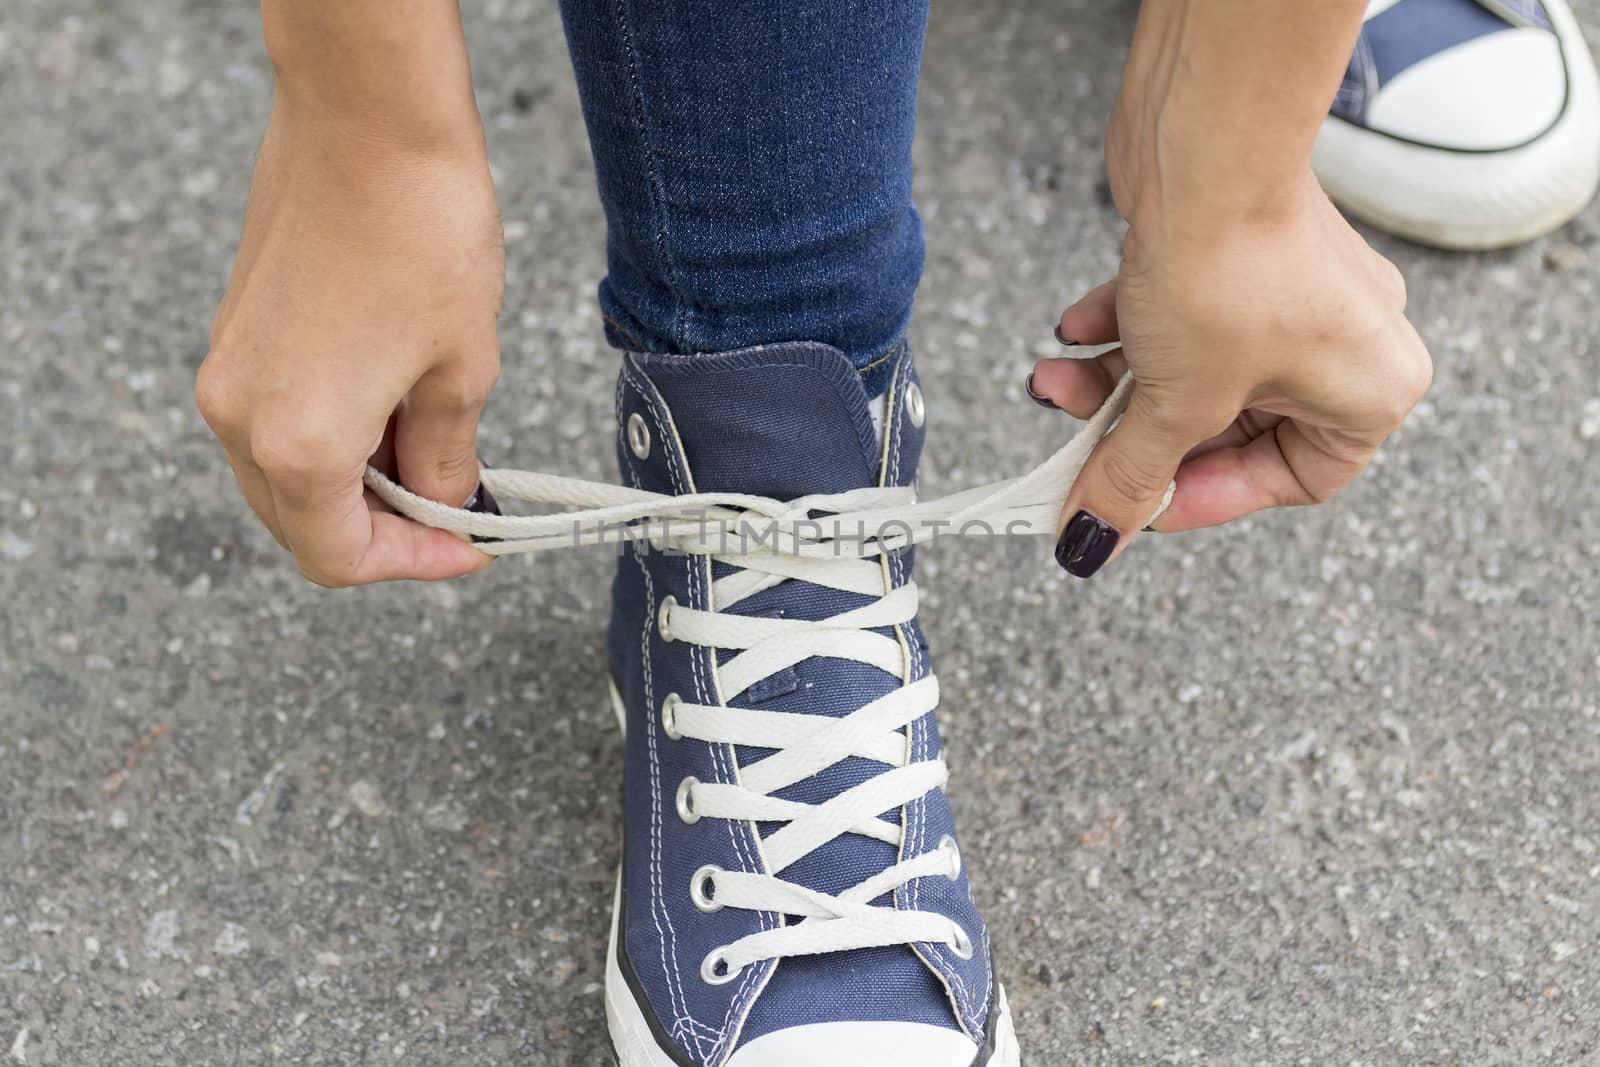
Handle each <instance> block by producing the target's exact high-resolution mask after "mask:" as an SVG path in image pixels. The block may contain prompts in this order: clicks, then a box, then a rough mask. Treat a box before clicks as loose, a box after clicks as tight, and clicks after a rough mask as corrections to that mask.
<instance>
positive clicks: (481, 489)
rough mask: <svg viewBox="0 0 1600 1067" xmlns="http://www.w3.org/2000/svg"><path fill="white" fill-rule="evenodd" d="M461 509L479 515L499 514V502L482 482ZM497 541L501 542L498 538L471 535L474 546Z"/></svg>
mask: <svg viewBox="0 0 1600 1067" xmlns="http://www.w3.org/2000/svg"><path fill="white" fill-rule="evenodd" d="M461 508H462V510H463V511H472V512H476V513H477V514H479V515H498V514H500V502H499V501H498V500H496V499H495V498H494V494H493V493H491V492H489V489H488V487H487V486H485V485H484V484H483V483H482V482H479V483H478V488H476V489H474V490H473V491H472V495H471V496H469V497H467V502H466V503H465V504H462V505H461ZM499 540H501V538H499V537H479V536H478V535H477V534H473V535H472V543H473V544H475V545H486V544H491V543H493V542H495V541H499Z"/></svg>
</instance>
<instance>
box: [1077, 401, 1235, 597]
mask: <svg viewBox="0 0 1600 1067" xmlns="http://www.w3.org/2000/svg"><path fill="white" fill-rule="evenodd" d="M1151 398H1152V394H1151V393H1150V391H1149V390H1148V389H1143V388H1140V387H1137V386H1136V387H1135V388H1134V392H1133V396H1132V397H1131V398H1130V400H1129V403H1128V410H1127V412H1126V413H1125V414H1124V415H1123V416H1122V421H1120V422H1119V423H1117V425H1116V427H1115V428H1114V429H1113V430H1112V431H1111V432H1110V433H1109V434H1107V435H1106V436H1105V437H1104V438H1103V439H1102V440H1101V441H1100V443H1099V444H1098V445H1096V446H1095V450H1094V451H1093V452H1092V453H1090V455H1089V461H1088V462H1087V463H1085V464H1084V466H1083V470H1081V471H1079V472H1078V479H1077V481H1076V482H1074V483H1073V485H1072V491H1071V492H1070V493H1068V494H1067V503H1066V506H1065V507H1064V508H1063V509H1062V513H1061V517H1062V526H1061V533H1060V537H1059V539H1058V540H1057V541H1056V562H1057V563H1059V564H1061V566H1062V567H1063V568H1064V569H1065V570H1066V572H1067V573H1068V574H1071V575H1073V576H1075V577H1078V578H1087V577H1089V576H1090V575H1092V574H1094V573H1095V572H1096V571H1098V570H1099V569H1100V568H1101V567H1102V566H1104V565H1105V563H1106V562H1107V561H1108V560H1110V559H1111V558H1112V557H1113V556H1115V555H1117V554H1118V552H1119V551H1120V550H1121V549H1122V548H1124V547H1126V546H1127V544H1128V542H1129V541H1130V540H1131V539H1132V538H1133V536H1134V534H1136V533H1138V531H1139V530H1141V529H1143V528H1144V526H1145V525H1146V524H1147V523H1149V522H1150V520H1151V519H1152V518H1154V516H1155V515H1156V513H1157V512H1158V511H1160V510H1161V505H1162V502H1163V501H1164V500H1165V499H1166V495H1167V489H1168V487H1169V486H1171V484H1172V478H1173V475H1174V474H1176V473H1177V470H1178V466H1179V465H1180V464H1181V463H1182V462H1183V457H1184V454H1185V453H1186V452H1188V450H1189V449H1190V448H1192V447H1193V446H1194V445H1196V444H1198V443H1199V442H1200V441H1203V440H1205V438H1206V434H1205V432H1204V430H1203V429H1198V428H1195V429H1191V428H1188V427H1186V425H1185V423H1183V422H1180V421H1178V420H1175V419H1174V418H1172V417H1171V416H1170V414H1169V413H1167V412H1165V411H1162V410H1160V409H1159V408H1158V407H1157V404H1156V402H1155V401H1153V400H1152V399H1151Z"/></svg>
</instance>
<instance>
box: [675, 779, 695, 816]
mask: <svg viewBox="0 0 1600 1067" xmlns="http://www.w3.org/2000/svg"><path fill="white" fill-rule="evenodd" d="M699 784H700V779H698V778H696V777H694V776H693V775H690V776H689V777H687V778H685V779H684V780H683V781H681V782H679V783H678V797H677V801H676V804H677V806H678V818H680V819H682V820H683V821H684V822H686V823H697V822H699V821H700V816H699V815H697V814H696V813H695V810H694V808H693V807H691V806H690V804H689V790H691V789H693V788H694V787H695V786H697V785H699Z"/></svg>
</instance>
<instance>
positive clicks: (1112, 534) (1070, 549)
mask: <svg viewBox="0 0 1600 1067" xmlns="http://www.w3.org/2000/svg"><path fill="white" fill-rule="evenodd" d="M1121 536H1122V535H1121V534H1119V533H1117V530H1116V527H1114V526H1111V525H1110V524H1109V523H1107V522H1106V521H1105V520H1104V519H1101V518H1099V517H1097V516H1095V515H1092V514H1090V513H1089V512H1087V511H1082V510H1080V511H1079V512H1078V513H1077V514H1076V515H1074V516H1072V521H1071V522H1069V523H1067V528H1066V529H1065V530H1062V531H1061V540H1059V541H1057V542H1056V562H1057V563H1059V564H1061V567H1062V569H1063V570H1065V571H1066V572H1067V573H1068V574H1070V575H1072V576H1073V577H1074V578H1087V577H1089V576H1090V575H1091V574H1093V573H1094V572H1095V571H1097V570H1099V569H1100V568H1101V567H1102V566H1103V565H1104V564H1105V561H1106V560H1108V559H1110V558H1111V552H1112V550H1113V549H1115V548H1116V547H1117V541H1118V540H1119V539H1120V538H1121Z"/></svg>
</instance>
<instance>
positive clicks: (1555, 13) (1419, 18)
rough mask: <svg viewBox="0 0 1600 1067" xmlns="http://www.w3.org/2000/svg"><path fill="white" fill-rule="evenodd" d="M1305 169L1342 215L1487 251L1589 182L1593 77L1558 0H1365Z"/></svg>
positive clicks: (1563, 208)
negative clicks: (1364, 12)
mask: <svg viewBox="0 0 1600 1067" xmlns="http://www.w3.org/2000/svg"><path fill="white" fill-rule="evenodd" d="M1313 164H1314V166H1315V168H1316V172H1317V177H1318V178H1319V179H1320V180H1321V182H1322V185H1323V187H1324V188H1325V189H1326V190H1327V191H1328V195H1329V196H1331V197H1332V198H1333V200H1334V201H1335V202H1336V203H1337V204H1339V205H1340V206H1341V207H1343V208H1344V209H1345V210H1347V211H1348V212H1349V213H1350V214H1352V215H1354V216H1356V217H1358V218H1362V219H1365V220H1367V221H1368V222H1371V223H1373V224H1374V225H1376V226H1380V227H1382V228H1383V229H1386V230H1389V231H1390V232H1392V233H1396V234H1399V235H1400V236H1402V237H1407V238H1410V239H1412V240H1415V241H1420V242H1422V243H1424V244H1430V245H1437V246H1439V247H1443V248H1462V249H1482V248H1498V247H1503V246H1505V245H1510V244H1516V243H1518V242H1521V241H1527V240H1532V239H1533V238H1535V237H1539V236H1541V235H1543V234H1545V233H1547V232H1549V231H1550V230H1553V229H1555V228H1556V227H1557V226H1560V225H1561V224H1562V223H1564V222H1566V221H1568V220H1569V219H1571V218H1572V217H1573V216H1574V215H1576V214H1577V213H1578V212H1579V211H1580V210H1581V209H1582V208H1583V207H1584V205H1585V204H1587V203H1588V202H1589V200H1590V199H1591V198H1592V197H1593V196H1594V192H1595V187H1596V185H1597V183H1600V81H1597V78H1596V75H1595V66H1594V59H1593V57H1592V56H1591V55H1590V53H1589V49H1588V46H1587V45H1585V44H1584V41H1583V36H1582V34H1581V33H1580V31H1579V29H1578V24H1577V20H1576V19H1575V18H1574V17H1573V14H1572V11H1571V9H1570V8H1569V7H1568V6H1567V4H1566V0H1372V2H1371V3H1370V4H1369V5H1368V8H1367V15H1366V23H1365V25H1364V26H1363V28H1362V32H1361V37H1360V40H1359V41H1358V42H1357V44H1356V50H1355V54H1354V55H1353V56H1352V57H1351V59H1350V66H1349V68H1348V70H1347V71H1346V73H1345V77H1344V83H1343V84H1342V85H1341V86H1340V88H1339V92H1338V95H1337V97H1336V98H1335V100H1334V104H1333V109H1332V113H1331V114H1330V115H1329V117H1328V119H1327V120H1326V122H1325V123H1324V124H1323V128H1322V131H1321V134H1320V136H1319V138H1318V140H1317V145H1316V151H1315V154H1314V156H1313Z"/></svg>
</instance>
